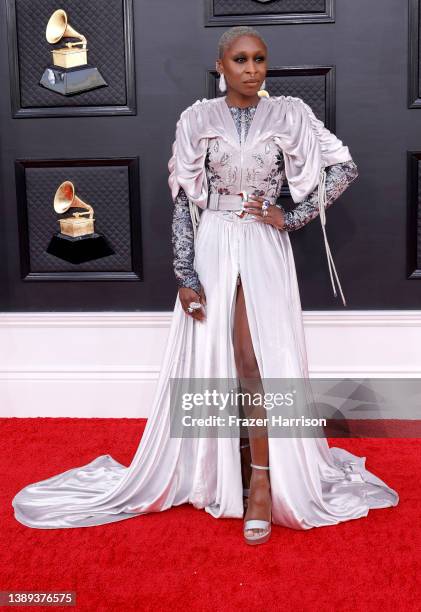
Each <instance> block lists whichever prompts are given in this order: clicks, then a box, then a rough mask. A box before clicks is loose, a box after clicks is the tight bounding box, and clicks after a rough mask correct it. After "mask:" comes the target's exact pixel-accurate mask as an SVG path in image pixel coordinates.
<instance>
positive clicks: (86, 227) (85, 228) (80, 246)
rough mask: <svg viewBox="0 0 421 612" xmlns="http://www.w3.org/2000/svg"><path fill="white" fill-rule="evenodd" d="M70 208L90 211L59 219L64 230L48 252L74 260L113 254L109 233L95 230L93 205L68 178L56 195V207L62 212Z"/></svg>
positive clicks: (52, 242) (75, 261) (53, 238)
mask: <svg viewBox="0 0 421 612" xmlns="http://www.w3.org/2000/svg"><path fill="white" fill-rule="evenodd" d="M69 208H85V209H86V211H85V212H74V213H73V215H72V216H70V217H65V218H63V219H59V224H60V231H59V232H57V233H56V234H54V236H53V237H52V239H51V241H50V244H49V245H48V248H47V253H50V254H51V255H55V256H56V257H59V258H60V259H64V260H65V261H69V262H70V263H74V264H78V263H84V262H85V261H91V260H92V259H99V258H101V257H106V256H107V255H113V254H114V251H113V249H112V248H111V247H110V245H109V244H108V242H107V240H106V239H105V237H104V236H103V235H102V234H98V233H96V232H95V231H94V221H95V219H94V209H93V207H92V206H91V205H90V204H87V203H86V202H84V201H83V200H81V199H80V198H79V197H78V196H77V195H76V193H75V187H74V185H73V183H72V182H71V181H64V183H61V185H60V186H59V188H58V189H57V191H56V194H55V196H54V210H55V211H56V213H59V214H62V213H65V212H67V211H68V210H69ZM86 215H87V216H86Z"/></svg>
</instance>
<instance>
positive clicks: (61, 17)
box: [45, 9, 86, 44]
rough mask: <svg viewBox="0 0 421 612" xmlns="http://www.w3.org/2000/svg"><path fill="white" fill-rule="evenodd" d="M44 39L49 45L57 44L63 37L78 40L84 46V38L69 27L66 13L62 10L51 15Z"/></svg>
mask: <svg viewBox="0 0 421 612" xmlns="http://www.w3.org/2000/svg"><path fill="white" fill-rule="evenodd" d="M45 37H46V39H47V40H48V42H49V43H50V44H54V43H58V41H59V40H61V39H62V38H63V37H64V38H67V37H68V38H79V39H80V40H81V42H83V43H84V44H86V38H85V36H84V35H83V34H80V33H79V32H77V31H76V30H75V29H74V28H72V26H71V25H69V23H68V21H67V13H66V11H64V10H63V9H58V10H57V11H54V13H53V14H52V15H51V17H50V19H49V20H48V23H47V28H46V30H45Z"/></svg>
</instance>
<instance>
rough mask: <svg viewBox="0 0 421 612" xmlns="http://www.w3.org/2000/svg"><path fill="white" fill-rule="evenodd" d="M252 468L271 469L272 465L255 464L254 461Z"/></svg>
mask: <svg viewBox="0 0 421 612" xmlns="http://www.w3.org/2000/svg"><path fill="white" fill-rule="evenodd" d="M250 465H251V467H252V468H256V469H257V470H269V469H270V467H269V466H268V465H255V464H254V463H250Z"/></svg>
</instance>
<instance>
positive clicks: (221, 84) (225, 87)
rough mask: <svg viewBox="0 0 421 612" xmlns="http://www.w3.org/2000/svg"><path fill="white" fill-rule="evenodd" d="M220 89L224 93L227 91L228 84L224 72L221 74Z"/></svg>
mask: <svg viewBox="0 0 421 612" xmlns="http://www.w3.org/2000/svg"><path fill="white" fill-rule="evenodd" d="M218 87H219V91H221V92H222V93H224V92H225V91H227V84H226V82H225V77H224V75H223V74H220V75H219V85H218Z"/></svg>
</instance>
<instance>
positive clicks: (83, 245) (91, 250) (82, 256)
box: [47, 232, 115, 264]
mask: <svg viewBox="0 0 421 612" xmlns="http://www.w3.org/2000/svg"><path fill="white" fill-rule="evenodd" d="M47 253H50V255H55V256H56V257H58V258H59V259H64V260H65V261H68V262H70V263H73V264H80V263H85V262H86V261H92V260H93V259H100V258H101V257H107V255H114V253H115V251H113V249H112V248H111V247H110V245H109V244H108V242H107V241H106V239H105V237H104V236H103V235H102V234H97V233H94V234H90V235H88V236H77V237H76V238H72V237H71V236H66V235H65V234H62V233H61V232H57V233H56V234H54V236H53V237H52V238H51V241H50V244H49V245H48V247H47Z"/></svg>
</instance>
